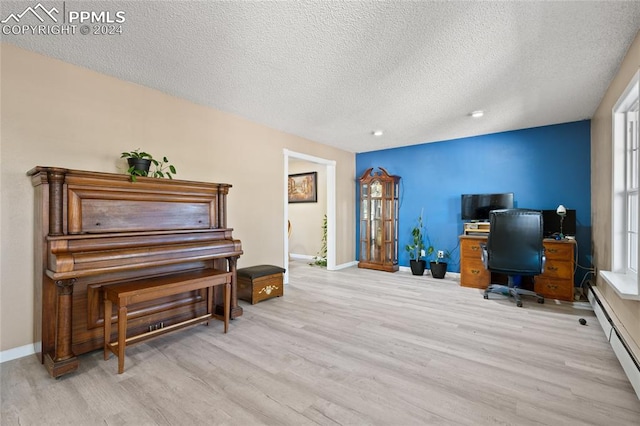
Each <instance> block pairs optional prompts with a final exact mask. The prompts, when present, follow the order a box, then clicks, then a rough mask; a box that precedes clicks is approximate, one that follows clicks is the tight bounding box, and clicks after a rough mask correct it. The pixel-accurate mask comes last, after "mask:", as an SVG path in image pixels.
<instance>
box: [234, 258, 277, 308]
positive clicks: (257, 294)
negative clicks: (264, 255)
mask: <svg viewBox="0 0 640 426" xmlns="http://www.w3.org/2000/svg"><path fill="white" fill-rule="evenodd" d="M284 272H285V269H284V268H280V267H279V266H272V265H257V266H250V267H248V268H240V269H238V270H237V271H236V273H237V277H238V299H242V300H245V301H247V302H250V303H251V304H252V305H255V304H256V303H258V302H260V301H261V300H266V299H271V298H272V297H280V296H282V295H284V285H283V276H284Z"/></svg>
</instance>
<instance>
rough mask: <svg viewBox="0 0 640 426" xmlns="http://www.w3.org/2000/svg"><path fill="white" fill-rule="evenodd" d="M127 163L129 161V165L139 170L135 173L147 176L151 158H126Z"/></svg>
mask: <svg viewBox="0 0 640 426" xmlns="http://www.w3.org/2000/svg"><path fill="white" fill-rule="evenodd" d="M127 163H129V167H133V168H134V169H135V170H137V171H138V172H139V173H137V174H138V175H139V176H147V174H148V173H149V168H150V167H151V160H148V159H146V158H127Z"/></svg>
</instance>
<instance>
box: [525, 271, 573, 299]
mask: <svg viewBox="0 0 640 426" xmlns="http://www.w3.org/2000/svg"><path fill="white" fill-rule="evenodd" d="M533 288H534V291H535V292H536V293H540V294H541V295H543V296H544V297H545V298H549V299H558V300H566V301H573V279H566V280H563V279H557V278H556V279H549V278H548V277H545V276H544V275H540V276H538V277H536V278H535V282H534V285H533Z"/></svg>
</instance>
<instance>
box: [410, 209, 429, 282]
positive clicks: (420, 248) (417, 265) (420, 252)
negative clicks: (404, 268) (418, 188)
mask: <svg viewBox="0 0 640 426" xmlns="http://www.w3.org/2000/svg"><path fill="white" fill-rule="evenodd" d="M424 233H425V227H424V224H423V223H422V212H420V216H418V220H417V222H416V225H415V226H414V227H413V228H411V244H407V245H406V246H405V250H406V251H407V252H408V253H409V266H410V267H411V273H412V274H413V275H423V274H424V270H425V268H426V267H427V261H426V260H425V259H423V256H425V255H426V256H430V255H431V252H432V251H433V247H431V246H430V247H429V248H428V249H427V252H426V253H425V245H424Z"/></svg>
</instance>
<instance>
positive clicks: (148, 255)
mask: <svg viewBox="0 0 640 426" xmlns="http://www.w3.org/2000/svg"><path fill="white" fill-rule="evenodd" d="M27 175H28V176H29V177H30V178H31V181H32V184H33V187H34V190H35V203H34V204H35V233H34V251H35V261H34V268H35V271H34V272H35V273H34V280H35V283H34V284H35V307H34V310H35V316H36V318H35V345H36V346H35V350H36V353H37V355H38V357H39V359H40V361H41V362H42V363H43V364H44V365H45V366H46V368H47V370H48V371H49V374H50V375H51V376H52V377H59V376H61V375H63V374H66V373H69V372H72V371H74V370H76V369H77V368H78V358H77V356H78V355H80V354H83V353H87V352H89V351H93V350H96V349H102V346H103V343H104V338H103V331H102V329H103V324H104V312H103V311H104V307H103V303H102V300H103V291H102V287H103V286H108V285H117V284H119V283H124V282H129V281H131V280H137V279H143V278H144V279H147V278H153V277H156V276H158V277H160V276H166V275H170V274H178V273H183V272H188V271H195V270H201V269H206V268H214V269H219V270H224V271H229V272H232V288H231V314H230V316H231V318H237V317H239V316H241V315H242V308H241V307H240V306H238V300H237V283H236V273H235V272H236V265H237V259H238V257H239V256H240V255H241V254H242V245H241V243H240V241H239V240H234V239H233V236H232V231H233V230H232V229H231V228H227V194H228V193H229V188H231V185H229V184H224V183H205V182H191V181H183V180H169V179H157V178H146V177H138V178H137V180H136V181H135V182H132V181H131V180H130V177H129V176H128V175H125V174H113V173H99V172H90V171H80V170H70V169H64V168H58V167H40V166H39V167H35V168H33V169H32V170H30V171H28V172H27ZM221 293H222V292H221V291H219V292H217V293H215V294H214V304H215V307H216V312H218V313H222V310H223V306H222V303H223V298H222V294H221ZM206 310H207V292H206V290H202V291H191V292H184V293H181V294H179V295H176V296H172V297H166V298H163V299H159V300H154V301H152V302H148V303H140V304H137V305H134V306H130V308H129V316H128V318H129V321H128V324H129V327H128V331H129V332H130V333H132V334H136V333H142V332H144V331H148V330H150V329H153V328H154V327H156V328H157V327H164V326H168V325H172V324H177V323H180V322H184V321H187V320H189V319H191V318H195V317H198V316H201V315H203V314H205V313H206ZM112 320H115V318H113V319H112Z"/></svg>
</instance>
